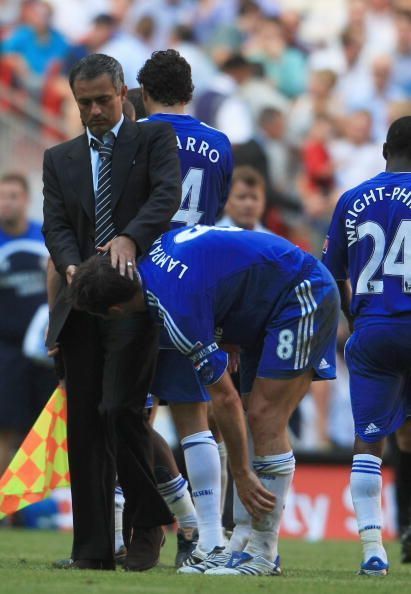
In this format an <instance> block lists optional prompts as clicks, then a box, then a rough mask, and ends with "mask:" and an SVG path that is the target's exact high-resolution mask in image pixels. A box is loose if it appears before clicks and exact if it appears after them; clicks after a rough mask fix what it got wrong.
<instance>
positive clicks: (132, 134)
mask: <svg viewBox="0 0 411 594" xmlns="http://www.w3.org/2000/svg"><path fill="white" fill-rule="evenodd" d="M138 144H139V138H138V127H137V126H136V125H135V124H134V123H133V122H131V121H130V120H128V119H127V118H124V122H123V124H122V126H121V128H120V130H119V133H118V136H117V139H116V142H115V144H114V150H113V164H112V169H111V209H112V211H113V212H114V209H115V207H116V205H117V203H118V201H119V200H120V196H121V193H122V191H123V188H124V185H125V183H126V181H127V177H128V173H129V171H130V169H131V167H132V166H133V160H134V157H135V154H136V151H137V147H138Z"/></svg>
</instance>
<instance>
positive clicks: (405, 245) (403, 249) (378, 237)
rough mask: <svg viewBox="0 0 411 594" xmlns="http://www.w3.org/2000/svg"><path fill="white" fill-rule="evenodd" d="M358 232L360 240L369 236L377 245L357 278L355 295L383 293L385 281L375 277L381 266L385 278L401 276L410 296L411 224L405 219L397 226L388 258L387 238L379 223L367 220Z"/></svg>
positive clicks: (403, 288) (404, 288) (404, 287)
mask: <svg viewBox="0 0 411 594" xmlns="http://www.w3.org/2000/svg"><path fill="white" fill-rule="evenodd" d="M357 233H358V239H359V240H361V239H363V238H364V237H366V236H367V235H368V236H370V237H371V238H372V240H373V242H374V249H373V253H372V255H371V257H370V259H369V260H368V262H367V264H366V265H365V266H364V268H363V269H362V271H361V274H360V276H359V277H358V282H357V287H356V294H357V295H360V294H364V293H365V294H367V293H383V292H384V281H383V280H378V279H375V278H373V277H374V275H375V274H376V272H377V270H378V269H379V268H380V266H381V264H382V274H383V276H399V277H402V290H403V292H404V293H411V221H410V220H407V219H404V220H402V221H401V223H400V224H399V225H398V228H397V231H396V233H395V237H394V239H393V241H392V243H391V245H390V246H389V248H388V251H387V255H386V256H385V258H384V253H385V244H386V238H385V233H384V230H383V229H382V227H380V225H379V224H378V223H375V222H374V221H367V222H366V223H363V224H362V225H359V226H358V228H357Z"/></svg>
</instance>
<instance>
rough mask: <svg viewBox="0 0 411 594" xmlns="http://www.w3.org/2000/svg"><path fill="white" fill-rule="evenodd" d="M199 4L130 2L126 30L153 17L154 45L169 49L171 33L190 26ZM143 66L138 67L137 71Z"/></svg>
mask: <svg viewBox="0 0 411 594" xmlns="http://www.w3.org/2000/svg"><path fill="white" fill-rule="evenodd" d="M196 4H197V2H194V3H193V2H192V1H191V0H138V2H135V1H132V2H130V8H129V10H128V12H127V13H126V16H125V18H124V21H123V22H124V26H125V27H124V28H126V29H128V30H129V31H132V30H133V28H134V27H135V24H136V23H137V22H138V21H140V20H141V19H142V18H144V17H151V18H152V19H153V21H154V23H155V30H154V38H153V44H154V46H155V49H164V48H166V47H168V43H169V39H170V35H171V31H172V30H173V29H174V28H175V27H176V26H177V25H190V24H191V23H192V22H193V19H192V15H193V11H194V9H195V6H196ZM141 66H142V64H140V65H137V70H139V69H140V68H141Z"/></svg>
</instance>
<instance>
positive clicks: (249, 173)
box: [231, 165, 265, 191]
mask: <svg viewBox="0 0 411 594" xmlns="http://www.w3.org/2000/svg"><path fill="white" fill-rule="evenodd" d="M239 181H241V182H243V183H245V184H246V185H247V186H250V187H251V188H255V187H260V188H262V189H263V190H264V191H265V179H264V178H263V176H262V175H261V173H260V172H259V171H257V169H254V167H251V165H238V166H237V167H234V170H233V177H232V185H231V187H233V186H234V184H235V183H237V182H239Z"/></svg>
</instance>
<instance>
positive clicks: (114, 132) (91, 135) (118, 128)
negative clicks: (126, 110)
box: [86, 114, 124, 146]
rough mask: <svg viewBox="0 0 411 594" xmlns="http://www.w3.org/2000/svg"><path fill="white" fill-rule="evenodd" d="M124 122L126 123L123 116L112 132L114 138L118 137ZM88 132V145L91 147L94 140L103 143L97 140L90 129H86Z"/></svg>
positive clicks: (122, 115)
mask: <svg viewBox="0 0 411 594" xmlns="http://www.w3.org/2000/svg"><path fill="white" fill-rule="evenodd" d="M123 122H124V114H121V118H120V119H119V121H118V122H117V124H116V125H115V126H113V127H112V128H111V132H112V133H113V134H114V136H115V137H116V138H117V136H118V132H119V130H120V128H121V124H122V123H123ZM86 132H87V138H88V145H89V146H90V143H91V140H92V138H94V139H95V140H97V142H101V140H99V139H98V138H96V137H95V136H94V134H93V133H92V132H91V131H90V130H89V129H88V128H86Z"/></svg>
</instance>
